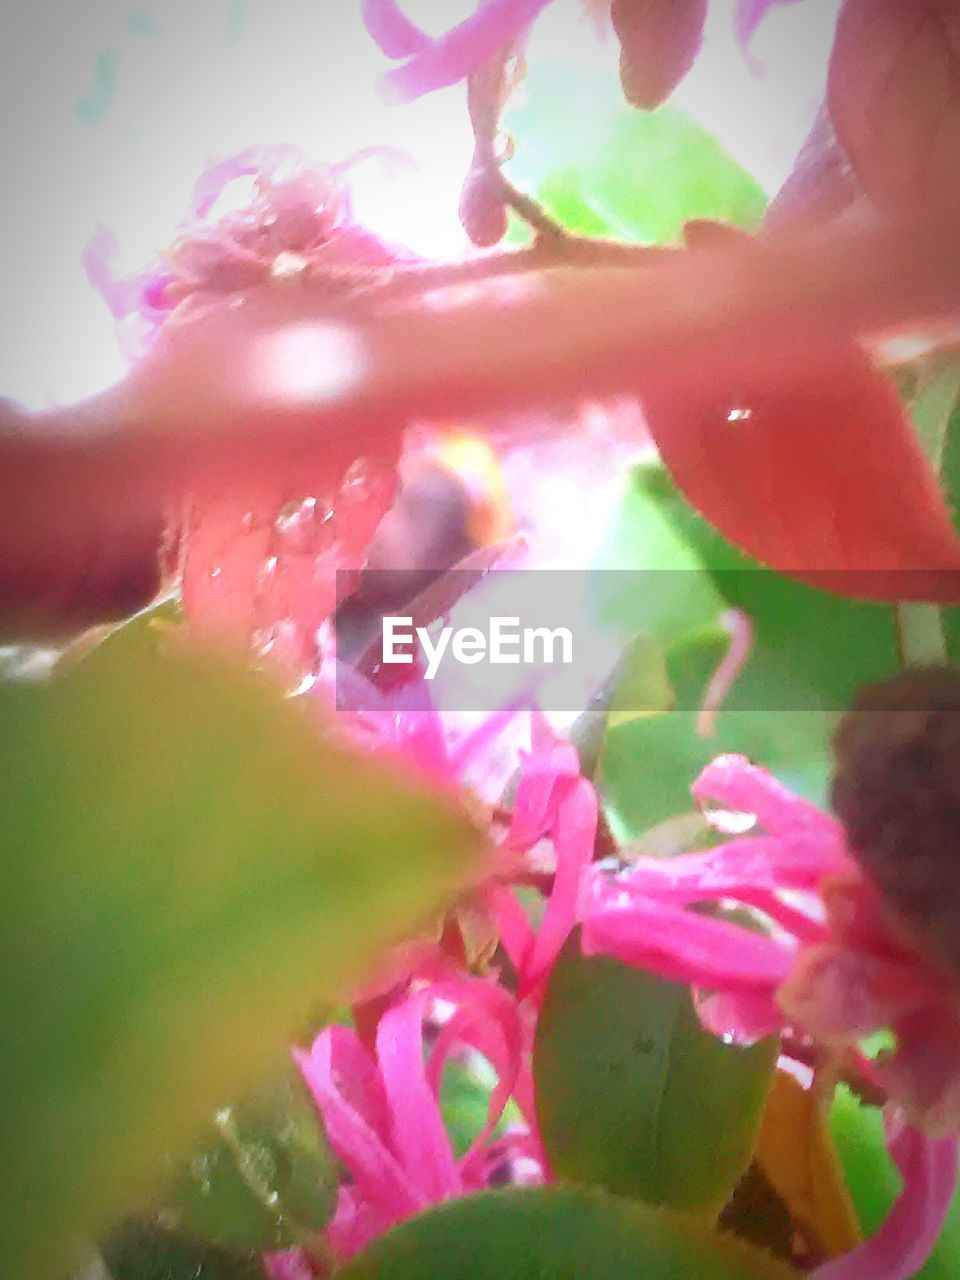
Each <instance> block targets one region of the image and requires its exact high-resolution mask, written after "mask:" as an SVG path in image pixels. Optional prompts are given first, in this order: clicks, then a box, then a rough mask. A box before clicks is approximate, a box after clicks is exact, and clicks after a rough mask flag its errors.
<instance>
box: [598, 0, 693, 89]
mask: <svg viewBox="0 0 960 1280" xmlns="http://www.w3.org/2000/svg"><path fill="white" fill-rule="evenodd" d="M610 17H611V19H612V21H613V29H614V31H616V33H617V38H618V39H619V41H620V83H621V85H622V86H623V93H624V97H625V98H626V99H627V101H628V102H629V103H630V104H631V106H634V107H643V108H644V109H645V110H647V111H652V110H653V109H654V107H659V106H660V104H661V103H662V102H665V101H666V100H667V98H669V97H670V94H671V93H673V91H674V89H675V88H676V87H677V85H678V84H679V83H680V81H681V80H682V79H683V77H684V76H685V75H686V74H687V72H688V71H689V70H690V68H691V67H692V66H693V62H694V59H695V58H696V56H697V54H698V53H699V52H700V46H701V44H702V43H703V25H704V23H705V21H706V17H707V0H613V4H612V5H611V8H610Z"/></svg>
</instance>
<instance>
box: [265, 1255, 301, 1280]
mask: <svg viewBox="0 0 960 1280" xmlns="http://www.w3.org/2000/svg"><path fill="white" fill-rule="evenodd" d="M262 1262H263V1267H264V1270H265V1271H266V1273H267V1275H268V1277H269V1280H313V1268H312V1267H311V1266H310V1264H309V1262H307V1260H306V1258H305V1257H304V1255H303V1253H302V1251H301V1250H300V1249H287V1250H285V1251H284V1252H283V1253H265V1254H263V1255H262Z"/></svg>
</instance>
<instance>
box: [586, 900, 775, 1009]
mask: <svg viewBox="0 0 960 1280" xmlns="http://www.w3.org/2000/svg"><path fill="white" fill-rule="evenodd" d="M583 950H584V954H586V955H596V954H598V953H605V954H609V955H613V956H616V957H617V958H618V959H620V960H623V961H624V962H625V963H627V964H634V965H637V966H638V967H639V968H642V969H649V970H650V971H651V972H653V973H658V974H660V975H661V976H662V977H664V978H669V979H671V980H672V981H674V982H685V983H690V984H692V985H693V986H698V987H708V988H720V989H725V988H728V987H732V988H734V989H737V990H740V989H745V990H748V991H750V990H754V991H757V992H762V991H764V990H770V989H773V988H775V987H778V986H779V985H780V984H781V983H782V982H783V981H784V979H785V978H786V977H787V975H788V974H789V973H790V970H791V968H792V965H793V961H794V957H795V950H794V948H793V947H790V946H788V945H786V944H784V943H782V942H778V941H775V940H774V939H773V938H765V937H763V936H762V935H760V934H757V933H753V932H752V931H751V930H749V929H743V928H741V927H740V926H739V925H735V924H729V923H728V922H727V921H725V920H714V919H712V918H711V917H709V916H701V915H697V914H696V913H694V912H692V911H685V910H683V909H682V908H678V907H672V906H669V905H668V904H666V903H659V902H632V901H630V902H629V903H627V904H625V905H624V906H622V907H619V908H617V907H611V908H608V909H606V910H600V911H598V912H594V913H590V912H588V913H587V915H586V918H585V919H584V924H583Z"/></svg>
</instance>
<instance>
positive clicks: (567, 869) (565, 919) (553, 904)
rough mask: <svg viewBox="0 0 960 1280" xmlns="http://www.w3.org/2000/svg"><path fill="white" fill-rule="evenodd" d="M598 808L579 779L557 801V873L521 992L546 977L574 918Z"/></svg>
mask: <svg viewBox="0 0 960 1280" xmlns="http://www.w3.org/2000/svg"><path fill="white" fill-rule="evenodd" d="M598 818H599V809H598V806H597V795H596V792H595V791H594V789H593V786H592V785H591V783H589V782H588V781H587V780H586V779H585V778H580V779H578V780H577V781H576V782H575V784H574V785H573V787H572V788H571V789H570V791H569V792H568V793H567V795H565V796H564V797H563V799H562V800H561V801H560V805H559V809H558V812H557V817H556V822H555V826H554V837H553V840H554V846H555V848H556V851H557V871H556V875H555V876H554V880H553V890H552V891H551V894H550V897H549V899H548V901H547V909H546V911H545V912H544V915H543V920H542V922H541V924H540V928H539V930H538V931H537V936H536V939H535V941H534V944H533V953H532V955H531V956H530V963H529V969H528V972H527V973H526V974H525V975H524V978H523V988H522V989H523V990H524V991H529V990H532V989H534V988H535V987H537V986H538V985H539V984H540V983H541V982H542V981H543V979H544V978H545V977H546V976H547V974H548V973H549V971H550V969H551V968H552V967H553V963H554V961H555V960H556V958H557V956H558V955H559V953H560V948H561V947H562V946H563V944H564V943H565V942H566V940H567V938H568V937H569V935H570V931H571V930H572V929H573V926H574V924H575V923H576V918H577V901H578V897H579V893H580V882H581V877H582V875H583V873H584V871H585V870H586V869H587V867H588V866H589V865H590V863H591V861H592V859H593V850H594V844H595V842H596V836H597V821H598Z"/></svg>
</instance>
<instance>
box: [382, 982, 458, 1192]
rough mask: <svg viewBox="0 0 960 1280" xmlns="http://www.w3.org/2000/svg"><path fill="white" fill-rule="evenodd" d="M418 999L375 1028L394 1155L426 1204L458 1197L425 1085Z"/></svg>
mask: <svg viewBox="0 0 960 1280" xmlns="http://www.w3.org/2000/svg"><path fill="white" fill-rule="evenodd" d="M430 998H431V997H430V995H429V993H421V994H419V995H417V996H414V997H412V998H411V999H409V1000H405V1001H404V1002H403V1003H402V1004H400V1005H397V1006H396V1008H393V1009H390V1010H388V1012H387V1013H385V1014H384V1016H383V1017H382V1018H381V1019H380V1025H379V1027H378V1028H377V1061H378V1062H379V1065H380V1073H381V1075H382V1077H383V1085H384V1089H385V1091H386V1095H387V1101H388V1103H389V1105H390V1110H391V1115H392V1119H393V1134H394V1149H395V1150H396V1151H397V1153H398V1155H399V1158H400V1161H401V1163H402V1164H403V1166H404V1169H405V1170H406V1171H407V1174H408V1176H409V1177H410V1180H411V1182H413V1183H414V1184H415V1185H416V1186H417V1188H418V1189H419V1191H420V1192H421V1194H422V1195H423V1197H424V1199H425V1200H426V1201H427V1202H428V1203H433V1202H436V1201H438V1200H444V1199H446V1198H447V1197H448V1196H456V1195H459V1194H460V1193H461V1192H462V1191H463V1186H462V1184H461V1182H460V1177H459V1174H458V1173H457V1166H456V1162H455V1160H454V1157H453V1150H452V1149H451V1146H450V1139H449V1138H448V1137H447V1131H446V1129H445V1128H444V1125H443V1118H442V1116H441V1114H440V1107H439V1104H438V1102H437V1099H436V1098H435V1097H434V1095H433V1091H432V1090H431V1088H430V1085H429V1084H428V1082H427V1076H426V1069H425V1066H424V1060H423V1017H424V1013H425V1012H426V1009H427V1005H428V1002H429V1000H430Z"/></svg>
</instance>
